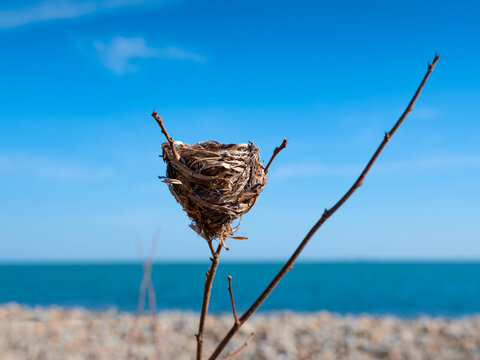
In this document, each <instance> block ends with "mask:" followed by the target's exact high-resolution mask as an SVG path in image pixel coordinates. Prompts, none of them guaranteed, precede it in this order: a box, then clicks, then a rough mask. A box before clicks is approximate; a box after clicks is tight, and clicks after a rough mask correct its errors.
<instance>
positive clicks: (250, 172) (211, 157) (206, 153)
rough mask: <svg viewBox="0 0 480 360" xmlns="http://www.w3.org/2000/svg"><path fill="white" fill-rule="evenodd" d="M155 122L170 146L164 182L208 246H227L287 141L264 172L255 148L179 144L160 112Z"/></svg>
mask: <svg viewBox="0 0 480 360" xmlns="http://www.w3.org/2000/svg"><path fill="white" fill-rule="evenodd" d="M152 116H153V118H154V119H155V120H156V121H157V123H158V125H159V126H160V128H161V129H162V133H163V134H164V135H165V137H166V138H167V141H168V142H165V143H163V144H162V150H163V154H162V157H163V160H164V161H165V162H166V163H167V176H166V177H165V178H164V180H163V182H165V183H167V184H169V188H170V192H171V193H172V194H173V196H175V199H177V201H178V202H179V203H180V205H182V207H183V209H184V210H185V211H186V212H187V215H188V216H189V217H190V219H192V224H191V225H190V227H191V228H192V229H194V230H195V231H196V232H197V233H198V234H199V235H200V236H201V237H203V238H204V239H205V240H207V241H208V242H211V241H212V240H213V239H215V238H217V239H219V241H220V243H221V244H224V241H225V239H226V238H227V237H233V234H234V232H235V231H236V230H237V228H238V225H237V226H236V227H235V229H233V228H232V223H233V222H234V221H235V220H236V219H238V218H240V217H241V216H242V215H243V214H245V213H247V212H248V211H249V210H250V209H251V208H252V206H253V205H254V204H255V202H256V201H257V197H258V195H260V193H261V192H262V190H263V188H264V186H265V184H266V182H267V177H266V174H267V172H268V168H269V167H270V165H271V163H272V161H273V159H274V158H275V156H276V155H277V154H278V153H279V152H280V151H281V150H282V149H283V148H285V147H286V146H287V140H286V139H283V142H282V144H281V145H280V146H279V147H276V148H275V150H274V151H273V155H272V157H271V158H270V160H269V162H268V164H267V166H265V167H263V164H262V161H261V160H260V153H259V150H258V147H256V146H255V145H254V144H253V143H252V142H249V143H248V144H228V145H226V144H221V143H219V142H216V141H205V142H199V143H197V144H193V145H187V144H183V143H181V142H174V141H173V139H172V138H171V137H170V135H168V132H167V130H166V129H165V126H164V125H163V120H162V118H161V117H160V116H158V114H157V113H156V112H155V111H154V112H153V113H152ZM235 238H242V237H235Z"/></svg>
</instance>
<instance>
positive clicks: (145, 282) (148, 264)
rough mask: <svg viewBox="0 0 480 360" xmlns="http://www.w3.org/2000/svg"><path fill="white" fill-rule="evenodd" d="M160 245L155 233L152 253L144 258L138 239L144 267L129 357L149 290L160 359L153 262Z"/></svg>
mask: <svg viewBox="0 0 480 360" xmlns="http://www.w3.org/2000/svg"><path fill="white" fill-rule="evenodd" d="M157 245H158V233H157V234H156V235H155V237H154V239H153V244H152V248H151V249H150V254H149V256H148V258H146V259H145V260H143V248H142V243H141V242H140V241H137V248H138V253H139V256H140V259H142V267H143V278H142V282H141V283H140V290H139V292H138V305H137V312H136V313H135V318H134V320H133V324H132V327H131V329H130V334H129V339H128V349H127V359H129V360H130V359H132V358H133V345H134V342H135V334H136V332H137V324H138V319H139V317H140V315H141V314H142V312H143V310H144V308H145V294H146V292H147V291H148V304H149V307H150V314H151V321H152V333H153V339H154V344H155V357H156V359H157V360H159V359H160V344H159V343H158V336H157V324H156V299H155V297H156V296H155V289H154V287H153V283H152V264H153V257H154V255H155V252H156V250H157Z"/></svg>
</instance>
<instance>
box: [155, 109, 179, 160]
mask: <svg viewBox="0 0 480 360" xmlns="http://www.w3.org/2000/svg"><path fill="white" fill-rule="evenodd" d="M152 117H153V118H154V119H155V120H156V121H157V123H158V125H159V126H160V129H162V133H163V135H165V137H166V138H167V141H168V143H169V144H170V148H171V149H172V153H173V156H175V159H177V160H179V159H180V155H178V152H177V149H175V142H174V141H173V139H172V137H171V136H170V135H168V132H167V129H166V128H165V125H163V119H162V117H161V116H160V115H158V114H157V112H156V111H155V110H153V112H152Z"/></svg>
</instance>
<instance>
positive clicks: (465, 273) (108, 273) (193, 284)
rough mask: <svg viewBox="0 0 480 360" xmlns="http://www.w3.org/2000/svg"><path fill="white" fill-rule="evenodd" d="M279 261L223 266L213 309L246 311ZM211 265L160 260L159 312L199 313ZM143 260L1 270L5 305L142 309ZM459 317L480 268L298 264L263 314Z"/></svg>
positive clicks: (477, 289)
mask: <svg viewBox="0 0 480 360" xmlns="http://www.w3.org/2000/svg"><path fill="white" fill-rule="evenodd" d="M281 266H282V264H280V263H221V264H220V266H219V269H218V271H217V274H216V278H215V281H214V283H213V291H212V299H211V302H210V311H212V312H216V313H221V312H230V311H231V302H230V295H229V292H228V290H227V287H228V281H227V275H231V276H232V287H233V295H234V298H235V303H236V306H237V310H238V311H242V310H246V309H247V308H248V307H249V305H250V304H251V303H252V302H253V301H254V300H255V299H256V298H257V297H258V295H260V293H261V292H262V290H263V289H264V288H265V287H266V285H267V284H268V283H269V282H270V280H271V279H272V278H273V277H274V276H275V274H276V273H277V272H278V270H279V269H280V268H281ZM207 269H208V264H206V263H167V264H165V263H154V264H153V270H152V282H153V285H154V289H155V293H156V308H157V310H160V311H161V310H184V311H195V312H198V311H199V310H200V306H201V301H202V293H203V285H204V281H205V273H206V271H207ZM142 277H143V268H142V265H141V264H140V263H91V264H87V263H82V264H8V265H0V304H3V303H9V302H17V303H19V304H23V305H27V306H32V307H33V306H62V307H84V308H88V309H94V310H104V309H116V310H118V311H129V312H133V311H136V309H137V305H138V299H139V287H140V283H141V281H142ZM276 310H290V311H296V312H314V311H322V310H326V311H330V312H334V313H338V314H363V313H368V314H377V315H384V314H391V315H395V316H401V317H414V316H421V315H428V316H444V317H458V316H462V315H471V314H478V313H480V263H442V262H387V263H382V262H321V263H298V264H296V265H295V266H294V267H293V269H292V270H291V271H290V272H288V273H287V275H286V276H285V278H284V279H283V280H282V281H281V282H280V284H279V285H278V286H277V288H275V290H274V291H273V293H272V294H271V296H270V297H269V298H268V299H267V300H266V301H265V303H264V304H263V305H262V306H261V307H260V309H259V311H276Z"/></svg>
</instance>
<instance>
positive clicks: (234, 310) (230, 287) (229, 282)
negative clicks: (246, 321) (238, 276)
mask: <svg viewBox="0 0 480 360" xmlns="http://www.w3.org/2000/svg"><path fill="white" fill-rule="evenodd" d="M227 279H228V292H229V293H230V300H231V301H232V311H233V318H234V319H235V324H238V317H237V310H236V309H235V301H234V300H233V290H232V277H231V276H230V275H228V276H227Z"/></svg>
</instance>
